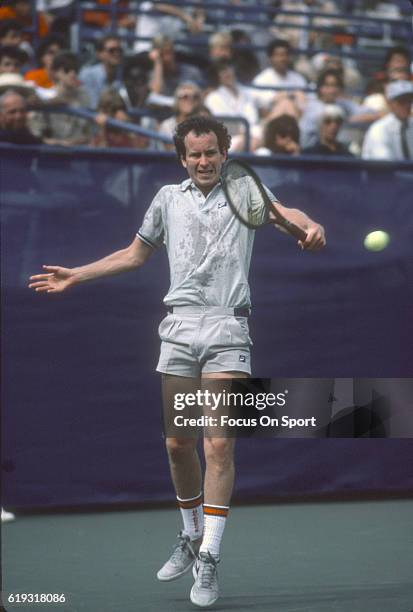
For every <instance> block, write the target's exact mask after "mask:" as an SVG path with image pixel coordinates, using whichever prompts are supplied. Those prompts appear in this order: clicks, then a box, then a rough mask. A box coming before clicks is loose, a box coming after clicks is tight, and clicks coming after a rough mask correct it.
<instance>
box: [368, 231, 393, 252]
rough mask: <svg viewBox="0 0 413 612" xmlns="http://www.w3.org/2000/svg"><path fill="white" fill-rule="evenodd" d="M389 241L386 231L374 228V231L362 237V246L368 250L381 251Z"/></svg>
mask: <svg viewBox="0 0 413 612" xmlns="http://www.w3.org/2000/svg"><path fill="white" fill-rule="evenodd" d="M389 242H390V236H389V234H388V233H387V232H383V231H382V230H376V231H375V232H370V234H367V236H366V237H365V238H364V247H365V248H366V249H367V250H368V251H376V252H377V251H382V250H383V249H385V248H386V246H387V245H388V244H389Z"/></svg>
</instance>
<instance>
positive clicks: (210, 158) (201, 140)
mask: <svg viewBox="0 0 413 612" xmlns="http://www.w3.org/2000/svg"><path fill="white" fill-rule="evenodd" d="M185 149H186V158H185V159H183V158H182V159H181V162H182V165H183V167H184V168H186V170H187V172H188V175H189V178H191V179H192V180H193V182H194V183H195V185H196V186H197V187H198V188H199V189H200V190H201V191H202V193H203V194H204V195H206V194H208V193H209V192H210V191H211V189H212V188H213V187H215V185H216V184H217V183H218V181H219V178H220V175H221V168H222V164H223V163H224V161H225V160H226V158H227V155H226V154H225V153H221V151H220V150H219V146H218V139H217V137H216V134H215V133H214V132H208V133H207V134H201V135H199V136H197V135H196V134H195V132H189V134H187V136H186V137H185Z"/></svg>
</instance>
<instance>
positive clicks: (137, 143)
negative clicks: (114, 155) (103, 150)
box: [91, 89, 149, 149]
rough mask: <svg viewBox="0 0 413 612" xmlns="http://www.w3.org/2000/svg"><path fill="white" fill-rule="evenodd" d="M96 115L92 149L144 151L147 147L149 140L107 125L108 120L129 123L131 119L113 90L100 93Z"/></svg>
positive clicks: (117, 94) (119, 97) (122, 102)
mask: <svg viewBox="0 0 413 612" xmlns="http://www.w3.org/2000/svg"><path fill="white" fill-rule="evenodd" d="M97 110H98V115H97V117H96V123H97V125H98V131H97V133H96V135H95V136H94V138H93V139H92V141H91V145H92V146H94V147H129V148H138V149H146V148H147V147H148V145H149V138H147V137H146V136H141V135H140V134H136V133H133V132H128V131H127V130H125V129H122V128H120V127H115V126H113V125H110V123H108V119H115V120H116V121H122V122H127V123H131V122H132V121H131V119H130V117H129V115H128V113H127V109H126V105H125V103H124V101H123V99H122V98H121V96H120V95H119V93H118V92H117V91H115V90H113V89H107V90H105V91H103V92H102V94H101V96H100V99H99V103H98V108H97Z"/></svg>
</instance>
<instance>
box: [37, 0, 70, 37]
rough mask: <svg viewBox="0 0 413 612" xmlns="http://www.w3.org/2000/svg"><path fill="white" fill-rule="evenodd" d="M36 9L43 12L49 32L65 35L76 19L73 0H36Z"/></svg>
mask: <svg viewBox="0 0 413 612" xmlns="http://www.w3.org/2000/svg"><path fill="white" fill-rule="evenodd" d="M36 10H37V12H38V13H43V14H44V16H45V18H46V20H47V22H48V23H49V26H50V32H51V34H57V35H60V36H65V35H66V34H67V32H68V30H69V28H70V26H71V25H72V23H74V22H75V20H76V6H75V0H36Z"/></svg>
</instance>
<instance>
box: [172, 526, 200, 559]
mask: <svg viewBox="0 0 413 612" xmlns="http://www.w3.org/2000/svg"><path fill="white" fill-rule="evenodd" d="M177 538H178V543H177V544H176V545H175V549H174V552H173V553H172V556H171V562H172V563H173V562H174V561H177V560H178V559H179V557H180V555H181V553H183V552H184V551H185V549H188V550H189V551H190V553H191V555H192V556H193V557H194V558H195V557H196V555H195V552H194V550H193V548H192V546H191V544H190V539H189V537H188V536H187V535H184V534H183V533H182V531H180V532H179V533H178V535H177Z"/></svg>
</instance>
